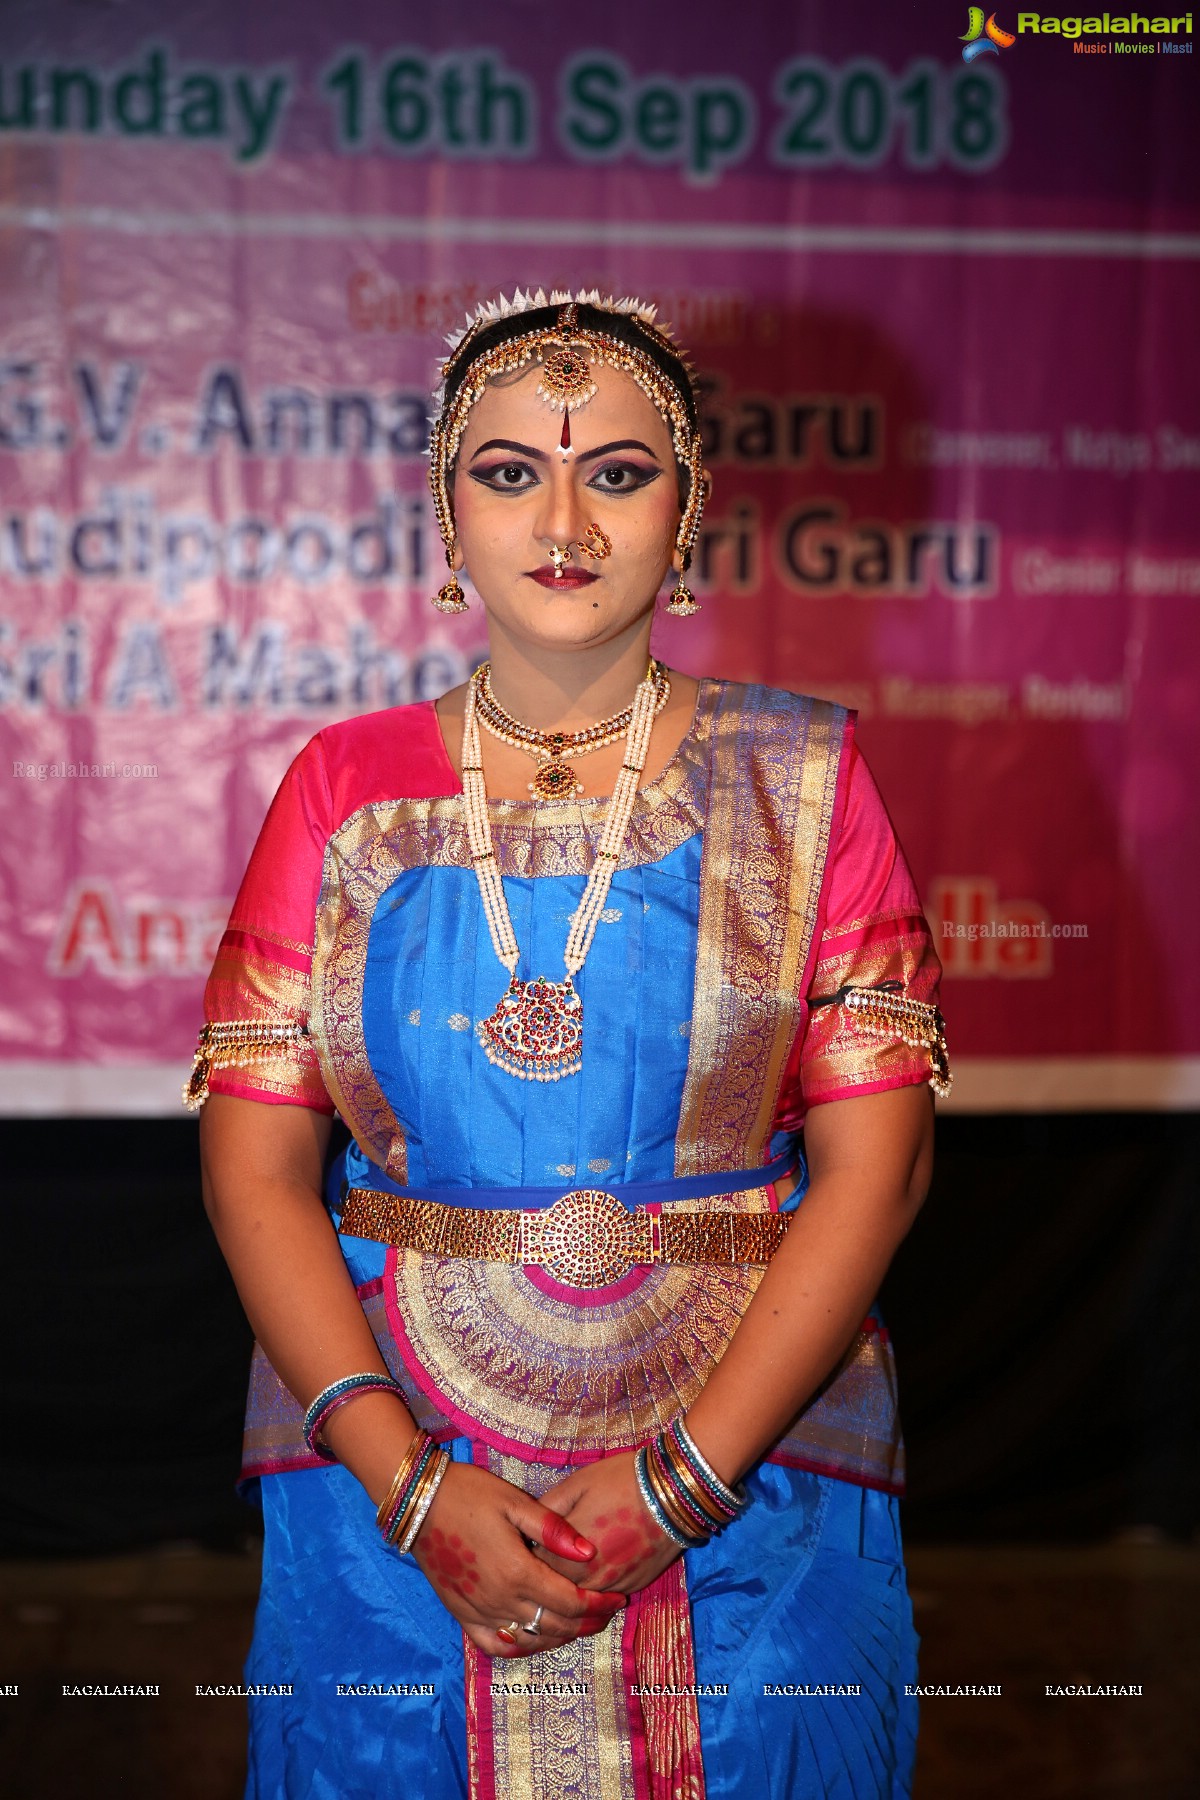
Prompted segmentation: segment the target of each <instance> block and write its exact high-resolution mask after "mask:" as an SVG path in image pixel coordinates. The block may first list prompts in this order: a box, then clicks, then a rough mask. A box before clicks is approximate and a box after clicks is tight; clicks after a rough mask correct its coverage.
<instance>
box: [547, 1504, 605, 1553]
mask: <svg viewBox="0 0 1200 1800" xmlns="http://www.w3.org/2000/svg"><path fill="white" fill-rule="evenodd" d="M535 1535H536V1537H537V1539H538V1542H539V1543H541V1544H543V1545H544V1546H545V1547H546V1549H547V1550H549V1551H550V1552H551V1553H552V1554H553V1555H554V1556H562V1557H565V1558H566V1560H567V1561H568V1562H591V1560H592V1558H593V1557H594V1556H595V1554H596V1546H595V1544H593V1543H591V1542H590V1541H589V1540H588V1539H587V1538H585V1537H581V1536H580V1534H579V1533H578V1532H577V1531H576V1529H575V1527H574V1526H573V1525H571V1524H568V1522H567V1520H566V1519H563V1518H560V1517H559V1515H558V1513H555V1512H550V1511H549V1510H548V1509H547V1510H545V1511H543V1513H542V1516H541V1522H540V1525H539V1528H538V1531H537V1532H536V1534H535Z"/></svg>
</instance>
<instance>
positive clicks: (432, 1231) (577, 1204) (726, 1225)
mask: <svg viewBox="0 0 1200 1800" xmlns="http://www.w3.org/2000/svg"><path fill="white" fill-rule="evenodd" d="M790 1218H791V1214H789V1213H774V1212H760V1213H732V1212H682V1211H680V1212H667V1213H657V1212H651V1211H649V1209H648V1208H646V1207H644V1206H638V1207H634V1208H633V1209H632V1210H630V1209H629V1208H627V1207H625V1206H622V1204H621V1202H620V1201H619V1200H618V1199H616V1198H615V1196H614V1195H612V1194H609V1193H605V1192H604V1191H603V1190H602V1189H600V1188H576V1189H575V1190H574V1191H573V1192H571V1193H569V1194H564V1195H563V1196H562V1197H561V1199H559V1200H556V1201H555V1202H554V1205H553V1206H548V1207H543V1208H540V1209H539V1210H537V1211H536V1212H518V1211H516V1210H507V1211H492V1210H491V1209H487V1208H483V1207H474V1206H449V1205H447V1204H446V1203H445V1202H444V1201H438V1200H426V1199H416V1198H415V1197H413V1196H411V1195H404V1194H381V1193H377V1192H375V1191H374V1190H373V1189H371V1188H351V1189H350V1191H349V1193H348V1194H347V1196H346V1204H345V1207H344V1208H343V1211H342V1216H341V1221H340V1223H339V1226H338V1230H339V1231H341V1232H342V1233H343V1234H344V1235H345V1236H346V1237H362V1238H374V1239H376V1240H377V1241H378V1242H380V1243H383V1244H392V1245H394V1246H395V1247H396V1248H398V1249H401V1250H421V1251H424V1252H425V1254H426V1255H428V1256H457V1257H464V1258H466V1259H468V1260H470V1261H476V1262H506V1263H522V1264H533V1265H536V1266H538V1267H541V1268H543V1269H545V1270H546V1271H547V1272H548V1273H549V1274H551V1275H553V1276H554V1277H555V1278H556V1280H558V1281H561V1282H563V1283H565V1285H566V1286H568V1287H578V1288H592V1287H608V1286H609V1285H610V1284H611V1283H612V1282H614V1281H620V1280H621V1278H622V1276H624V1275H627V1274H628V1273H629V1271H630V1270H631V1269H636V1268H645V1267H649V1266H651V1265H653V1264H655V1263H768V1262H770V1260H771V1258H772V1257H773V1256H774V1254H775V1252H776V1250H778V1248H779V1246H780V1244H781V1243H782V1242H783V1236H784V1233H785V1231H786V1230H787V1228H788V1223H789V1220H790Z"/></svg>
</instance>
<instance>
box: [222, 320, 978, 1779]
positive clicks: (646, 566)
mask: <svg viewBox="0 0 1200 1800" xmlns="http://www.w3.org/2000/svg"><path fill="white" fill-rule="evenodd" d="M431 485H432V488H433V493H434V499H435V505H436V508H437V513H438V520H439V525H440V527H441V530H442V533H443V537H444V540H445V543H446V553H447V561H448V564H449V567H450V571H451V573H450V578H449V580H448V581H447V583H446V584H445V586H444V587H443V588H442V590H441V592H440V593H439V595H438V596H437V598H436V600H435V605H438V606H440V607H441V608H443V609H444V610H451V611H457V610H460V609H461V608H462V607H463V606H464V605H465V604H466V601H465V599H464V597H463V594H462V590H461V588H460V586H459V583H458V579H457V577H458V573H459V572H460V571H461V570H463V569H465V570H466V571H467V572H468V573H469V575H470V578H471V581H472V583H473V585H474V587H475V590H476V592H477V593H478V595H479V597H480V599H481V601H482V603H483V607H484V611H485V613H486V617H487V624H488V631H489V638H490V647H491V660H490V667H489V666H488V665H485V667H484V669H483V670H481V671H480V672H478V673H477V675H476V676H475V677H474V678H473V679H472V681H470V682H468V683H467V684H466V685H465V686H464V687H462V688H459V689H457V690H455V691H454V692H452V693H450V694H448V695H446V696H445V697H444V699H442V700H441V701H439V702H438V703H437V705H436V706H432V705H420V706H413V707H406V708H398V709H394V710H392V711H390V712H384V713H378V714H375V715H373V716H372V717H369V718H365V719H360V720H352V721H349V722H347V723H345V724H342V725H337V726H333V727H331V728H329V729H327V730H325V731H323V732H321V733H319V734H318V735H317V737H316V738H314V739H313V740H312V742H311V743H310V744H309V745H308V746H307V748H306V749H305V750H304V751H302V752H301V754H300V756H299V757H298V758H297V759H296V762H295V763H294V764H293V766H292V768H291V770H290V771H289V773H288V775H287V777H286V778H285V780H284V783H283V785H282V787H281V788H280V791H279V794H278V795H277V797H276V799H275V802H274V803H273V805H272V808H271V811H270V813H269V815H268V818H267V821H266V824H265V825H264V827H263V831H262V834H261V836H260V839H259V842H258V845H257V847H256V849H255V852H254V856H253V858H252V861H251V864H250V868H249V871H248V873H247V875H246V878H245V881H244V883H243V886H242V889H241V892H240V894H239V897H238V900H237V902H236V904H235V907H234V913H233V917H232V918H231V920H230V925H229V930H228V932H227V933H226V936H225V938H224V940H223V943H222V948H221V951H220V953H219V956H218V959H217V962H216V965H215V967H214V969H213V973H212V976H211V979H210V982H209V986H208V990H207V996H206V1011H207V1017H208V1020H209V1024H208V1026H207V1027H206V1029H205V1032H204V1034H202V1041H201V1047H200V1051H199V1052H198V1054H197V1067H196V1071H195V1074H194V1076H193V1081H192V1086H191V1093H192V1099H193V1102H194V1103H199V1102H200V1101H201V1100H202V1099H203V1098H204V1096H205V1094H206V1093H207V1092H208V1090H210V1089H211V1091H212V1094H213V1098H212V1099H211V1100H210V1102H209V1104H208V1107H207V1109H206V1112H205V1116H204V1119H203V1152H204V1164H205V1175H206V1203H207V1205H208V1208H209V1213H210V1216H211V1218H212V1220H213V1224H214V1227H215V1229H216V1231H217V1234H218V1237H219V1239H220V1242H221V1245H222V1248H223V1250H224V1252H225V1254H226V1256H227V1258H228V1261H229V1264H230V1267H231V1268H232V1270H233V1273H234V1276H235V1278H236V1280H237V1284H238V1287H239V1290H240V1292H241V1295H242V1298H243V1301H244V1303H245V1306H246V1310H247V1313H248V1314H249V1316H250V1319H251V1322H252V1324H253V1326H254V1329H255V1333H256V1336H257V1340H258V1349H257V1351H256V1358H255V1367H254V1373H253V1377H252V1385H251V1398H250V1412H249V1418H248V1423H247V1458H246V1467H245V1472H246V1474H247V1475H248V1476H251V1477H253V1476H257V1477H261V1481H262V1498H263V1506H264V1512H265V1516H266V1542H265V1557H264V1573H263V1590H262V1598H261V1601H260V1605H259V1611H258V1617H257V1623H256V1629H255V1638H254V1645H253V1648H252V1650H251V1655H250V1661H249V1665H248V1679H249V1680H250V1682H251V1683H253V1684H256V1685H261V1686H263V1687H270V1686H274V1685H278V1684H281V1683H291V1684H292V1686H293V1689H294V1692H293V1694H292V1696H291V1697H288V1696H286V1695H282V1696H281V1695H278V1694H264V1695H262V1696H261V1697H258V1698H256V1699H255V1701H254V1703H253V1706H252V1734H251V1768H250V1784H249V1792H250V1793H251V1794H253V1795H258V1796H264V1797H265V1796H271V1797H272V1800H274V1797H275V1796H280V1795H287V1796H289V1797H293V1800H294V1797H295V1796H300V1795H321V1796H330V1797H332V1796H337V1797H338V1800H349V1797H351V1796H366V1795H371V1796H381V1795H385V1794H388V1795H390V1794H401V1793H402V1794H404V1795H406V1796H420V1795H430V1796H441V1795H450V1794H461V1793H467V1792H468V1791H469V1792H470V1793H471V1794H472V1795H478V1796H488V1797H492V1796H498V1797H499V1796H511V1797H512V1800H518V1797H521V1800H524V1796H527V1795H536V1796H542V1795H546V1796H549V1795H558V1794H566V1793H571V1794H574V1793H578V1794H580V1795H586V1796H593V1795H595V1796H605V1797H608V1796H613V1797H614V1800H615V1797H616V1796H655V1797H656V1800H657V1797H658V1796H663V1797H665V1796H668V1795H677V1794H686V1795H688V1796H693V1797H698V1796H701V1795H703V1794H705V1793H706V1792H707V1793H708V1794H710V1795H714V1796H715V1795H740V1794H744V1793H750V1792H761V1793H769V1794H776V1795H788V1796H790V1797H791V1800H798V1797H800V1796H807V1795H819V1794H825V1793H847V1794H853V1795H855V1796H860V1797H861V1796H866V1795H876V1794H878V1795H889V1796H890V1795H894V1794H899V1793H904V1792H907V1789H908V1783H909V1779H910V1773H911V1761H912V1750H913V1742H914V1729H915V1726H914V1706H915V1702H914V1701H913V1700H912V1699H911V1698H909V1697H907V1696H906V1694H905V1686H906V1684H911V1683H912V1682H913V1681H914V1679H915V1638H914V1635H913V1632H912V1626H911V1618H910V1613H909V1607H908V1601H907V1596H906V1592H905V1587H904V1576H903V1566H902V1562H901V1554H900V1547H899V1538H898V1532H897V1525H896V1500H895V1498H894V1496H895V1493H896V1491H897V1489H898V1485H899V1481H900V1455H901V1452H900V1446H899V1439H898V1435H897V1432H896V1427H895V1414H894V1405H893V1391H892V1380H891V1362H890V1351H889V1348H888V1345H887V1339H886V1335H885V1333H884V1332H883V1330H882V1327H881V1326H880V1325H879V1323H878V1321H877V1320H876V1319H875V1318H874V1317H873V1316H872V1315H871V1314H870V1311H869V1309H870V1306H871V1302H872V1299H873V1296H874V1294H875V1291H876V1289H877V1287H878V1284H879V1282H880V1279H881V1278H882V1276H883V1273H884V1271H885V1269H886V1267H887V1264H888V1262H889V1260H890V1258H891V1256H892V1254H893V1252H894V1250H895V1248H896V1246H897V1244H898V1243H899V1241H900V1240H901V1238H902V1237H903V1235H904V1233H905V1231H906V1230H907V1229H908V1226H909V1224H910V1223H911V1221H912V1218H913V1216H914V1214H915V1212H916V1210H917V1207H918V1206H919V1204H920V1202H921V1199H922V1197H923V1195H924V1192H925V1189H926V1185H927V1181H928V1171H929V1164H930V1146H931V1136H932V1103H931V1099H930V1095H929V1092H928V1089H929V1086H930V1085H932V1086H934V1087H935V1089H937V1090H938V1091H944V1087H945V1082H946V1079H947V1076H946V1068H945V1046H944V1039H943V1038H942V1035H941V1021H940V1015H939V1014H938V1013H937V1012H936V1008H935V1006H934V998H935V988H936V982H937V976H938V972H939V971H938V964H937V959H936V957H935V955H934V953H933V950H932V947H931V944H930V942H929V934H928V930H927V927H926V925H925V922H924V920H923V919H922V917H921V914H920V908H919V905H918V902H917V899H916V895H915V891H914V888H913V884H912V880H911V877H910V876H909V874H908V871H907V869H906V867H905V865H904V861H903V857H902V855H901V853H900V851H899V848H898V846H897V844H896V841H895V837H894V835H893V833H892V830H891V827H890V824H889V822H888V819H887V815H886V813H885V811H884V809H883V806H882V803H881V801H880V799H879V797H878V794H877V792H876V790H875V788H874V786H873V784H872V783H871V780H870V777H869V775H868V774H867V771H866V769H865V767H864V765H863V763H862V761H861V759H860V758H859V756H858V753H857V751H856V749H855V747H854V743H853V735H852V720H851V719H850V718H849V717H848V716H847V715H846V714H845V713H844V712H843V711H842V709H840V708H838V707H836V706H833V705H831V704H829V703H826V702H821V701H813V700H807V699H803V698H800V697H797V696H794V695H791V694H787V693H784V692H781V691H778V690H772V689H765V688H757V689H756V688H743V687H739V686H737V685H735V684H730V683H723V682H716V681H704V682H697V681H694V680H693V679H691V678H690V677H688V676H684V675H680V674H677V673H675V672H669V671H666V670H664V669H663V668H662V667H661V665H658V664H656V663H653V662H651V660H650V657H649V640H650V630H651V624H652V621H653V616H654V609H655V601H656V596H657V595H658V593H659V591H660V589H661V588H662V587H663V585H664V583H665V581H666V578H667V576H668V574H669V573H670V572H671V571H672V570H673V571H674V572H675V575H676V585H675V588H674V592H673V596H672V600H671V602H670V605H669V608H668V610H670V611H672V612H675V613H677V614H678V613H682V614H684V615H686V614H687V613H688V612H690V611H694V610H695V602H694V600H693V599H692V596H691V595H690V594H689V592H688V590H687V588H686V587H685V585H684V579H683V578H684V575H685V574H686V570H687V565H688V561H689V559H690V555H691V551H692V546H693V543H694V540H695V535H696V531H697V528H698V525H699V519H700V512H701V508H702V505H703V501H704V497H705V491H706V477H705V475H704V472H703V469H702V467H701V458H700V435H699V426H698V418H697V411H696V398H695V392H694V388H693V384H692V379H691V375H690V372H689V370H688V367H687V365H686V363H685V361H684V360H683V358H682V356H681V355H680V353H679V352H678V350H677V349H676V348H675V346H674V345H673V343H672V341H671V340H670V338H669V337H668V336H667V334H666V333H664V332H663V331H661V330H660V329H659V328H657V327H656V326H655V325H654V323H653V313H652V310H651V309H647V308H643V307H641V306H639V305H637V304H636V303H633V302H622V303H621V304H620V305H614V304H613V303H612V302H611V301H606V302H602V301H600V299H599V297H598V296H597V295H595V294H593V295H588V296H585V295H579V296H576V297H575V299H571V298H570V297H569V296H565V295H561V296H560V295H556V296H553V297H552V299H551V300H550V301H547V300H546V297H545V295H543V294H541V293H539V294H537V295H533V296H527V295H518V296H517V298H516V300H515V301H514V302H511V303H508V302H501V303H499V304H497V305H493V306H491V307H488V308H483V309H481V310H480V312H479V313H478V314H477V315H476V316H475V318H474V319H473V320H472V321H471V322H470V324H469V329H468V330H467V331H466V332H465V333H464V334H463V335H462V337H461V338H460V339H459V340H458V341H457V343H456V344H455V345H454V346H453V347H452V349H451V353H450V355H449V357H448V358H447V360H446V362H445V364H444V367H443V381H442V385H441V387H440V389H439V392H438V396H437V417H436V421H435V425H434V429H433V435H432V448H431ZM335 1110H336V1111H337V1112H338V1113H340V1114H341V1116H342V1118H343V1119H344V1120H345V1122H346V1123H347V1125H348V1126H349V1127H350V1131H351V1133H352V1138H353V1141H352V1143H351V1145H350V1148H349V1150H348V1152H347V1154H346V1158H345V1164H344V1168H342V1167H339V1168H338V1170H337V1172H336V1175H335V1177H334V1180H333V1182H332V1183H331V1187H332V1193H331V1202H330V1205H331V1209H332V1211H333V1213H334V1215H339V1214H340V1217H339V1216H335V1217H333V1218H331V1210H330V1208H327V1206H326V1203H325V1202H324V1200H323V1198H322V1194H323V1181H324V1163H325V1158H326V1150H327V1146H328V1144H329V1135H330V1117H331V1114H332V1113H333V1112H334V1111H335ZM802 1120H803V1123H804V1145H805V1158H806V1161H807V1170H806V1169H805V1163H804V1161H802V1160H801V1159H800V1157H799V1154H798V1135H797V1134H798V1129H799V1126H800V1124H801V1121H802ZM801 1197H803V1204H802V1205H801V1204H800V1201H801ZM302 1414H303V1415H304V1416H303V1417H302ZM398 1552H399V1554H398Z"/></svg>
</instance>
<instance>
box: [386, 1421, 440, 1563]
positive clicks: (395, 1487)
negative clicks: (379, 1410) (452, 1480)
mask: <svg viewBox="0 0 1200 1800" xmlns="http://www.w3.org/2000/svg"><path fill="white" fill-rule="evenodd" d="M429 1442H430V1437H429V1433H428V1432H427V1431H423V1430H421V1428H420V1427H418V1428H417V1430H416V1431H415V1432H414V1433H413V1438H412V1442H411V1443H410V1444H409V1446H408V1449H407V1450H406V1451H405V1452H404V1456H403V1458H402V1460H401V1463H400V1467H399V1468H398V1469H397V1470H396V1473H395V1474H394V1475H393V1476H392V1483H391V1486H390V1487H389V1488H388V1491H387V1493H386V1494H385V1495H384V1497H383V1499H382V1500H381V1501H380V1502H379V1510H378V1512H377V1513H376V1514H375V1523H376V1524H377V1525H378V1527H379V1529H380V1531H382V1533H383V1535H384V1537H385V1538H389V1541H390V1536H389V1534H390V1532H391V1528H392V1525H393V1524H394V1522H395V1519H396V1515H397V1513H398V1512H399V1511H400V1508H401V1505H402V1503H403V1500H404V1496H405V1492H406V1490H407V1489H408V1487H409V1485H410V1484H411V1482H412V1479H413V1476H414V1475H415V1474H416V1470H417V1463H418V1461H419V1460H420V1458H421V1455H422V1453H423V1451H424V1449H425V1446H426V1445H427V1444H428V1443H429Z"/></svg>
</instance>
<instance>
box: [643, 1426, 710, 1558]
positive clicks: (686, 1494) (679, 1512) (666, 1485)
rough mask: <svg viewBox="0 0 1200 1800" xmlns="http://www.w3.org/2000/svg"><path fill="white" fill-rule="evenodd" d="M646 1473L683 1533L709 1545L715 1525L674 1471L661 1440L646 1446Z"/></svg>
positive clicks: (657, 1439)
mask: <svg viewBox="0 0 1200 1800" xmlns="http://www.w3.org/2000/svg"><path fill="white" fill-rule="evenodd" d="M646 1473H647V1474H648V1475H649V1476H650V1478H651V1480H652V1482H653V1484H654V1487H655V1489H656V1490H657V1492H658V1497H659V1500H660V1502H661V1504H662V1505H663V1506H664V1507H665V1508H666V1510H667V1511H668V1512H669V1513H670V1514H671V1516H672V1518H673V1519H674V1520H675V1522H676V1524H678V1526H679V1528H680V1530H681V1531H684V1532H686V1533H687V1535H688V1536H689V1537H692V1538H698V1539H700V1540H702V1541H705V1542H706V1541H707V1540H708V1539H709V1538H710V1537H711V1536H712V1532H713V1523H712V1520H711V1519H710V1518H709V1516H708V1514H707V1512H706V1511H705V1510H704V1508H703V1506H702V1504H701V1503H700V1501H699V1500H698V1499H697V1497H696V1495H695V1493H694V1492H691V1491H689V1489H688V1486H687V1484H686V1483H685V1482H683V1481H682V1480H681V1479H680V1477H679V1475H678V1473H677V1471H676V1470H675V1469H674V1468H673V1467H672V1465H671V1462H670V1460H669V1459H668V1457H667V1455H666V1452H665V1451H664V1448H663V1440H662V1438H661V1437H657V1438H655V1440H654V1442H653V1443H652V1444H647V1446H646Z"/></svg>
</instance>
